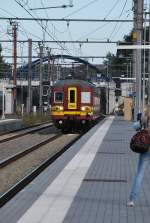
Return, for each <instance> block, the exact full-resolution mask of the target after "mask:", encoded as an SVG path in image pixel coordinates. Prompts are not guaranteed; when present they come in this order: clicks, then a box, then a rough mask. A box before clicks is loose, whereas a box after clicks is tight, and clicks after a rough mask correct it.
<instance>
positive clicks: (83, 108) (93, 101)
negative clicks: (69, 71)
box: [51, 79, 100, 130]
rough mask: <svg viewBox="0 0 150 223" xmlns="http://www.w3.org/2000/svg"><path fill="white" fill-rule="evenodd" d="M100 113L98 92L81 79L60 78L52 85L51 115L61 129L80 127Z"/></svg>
mask: <svg viewBox="0 0 150 223" xmlns="http://www.w3.org/2000/svg"><path fill="white" fill-rule="evenodd" d="M99 114H100V93H99V92H97V91H96V88H95V87H94V85H93V84H91V83H89V82H87V81H83V80H73V79H71V80H70V79H69V80H60V81H58V82H57V83H56V84H55V85H54V86H53V87H52V97H51V117H52V120H53V122H54V123H55V125H56V126H57V128H60V129H62V130H65V129H67V130H70V129H82V128H84V127H86V126H88V125H89V124H90V123H92V121H93V120H95V118H96V117H97V116H98V115H99Z"/></svg>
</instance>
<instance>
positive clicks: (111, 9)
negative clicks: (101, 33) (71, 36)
mask: <svg viewBox="0 0 150 223" xmlns="http://www.w3.org/2000/svg"><path fill="white" fill-rule="evenodd" d="M119 1H120V0H117V1H116V2H115V3H114V5H113V6H112V7H111V8H110V10H109V11H108V13H107V14H106V15H105V17H104V20H105V21H106V19H107V18H108V16H109V15H110V14H111V13H112V11H113V10H114V9H115V8H116V6H117V5H118V3H119ZM106 25H108V23H107V24H106V22H105V23H104V24H103V25H101V26H99V27H97V28H96V29H93V30H92V31H90V32H88V33H87V34H85V35H84V36H82V37H80V38H79V39H78V40H80V39H82V38H85V37H86V36H89V35H91V34H94V33H95V32H97V31H98V30H100V29H102V28H103V27H105V26H106Z"/></svg>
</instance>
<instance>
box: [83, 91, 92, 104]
mask: <svg viewBox="0 0 150 223" xmlns="http://www.w3.org/2000/svg"><path fill="white" fill-rule="evenodd" d="M81 103H87V104H88V103H91V92H81Z"/></svg>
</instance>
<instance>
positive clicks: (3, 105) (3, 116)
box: [2, 83, 5, 119]
mask: <svg viewBox="0 0 150 223" xmlns="http://www.w3.org/2000/svg"><path fill="white" fill-rule="evenodd" d="M2 119H5V86H4V83H3V104H2Z"/></svg>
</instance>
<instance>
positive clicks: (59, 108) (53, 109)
mask: <svg viewBox="0 0 150 223" xmlns="http://www.w3.org/2000/svg"><path fill="white" fill-rule="evenodd" d="M51 110H52V111H63V110H64V107H63V106H59V105H56V106H53V107H52V109H51Z"/></svg>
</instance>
